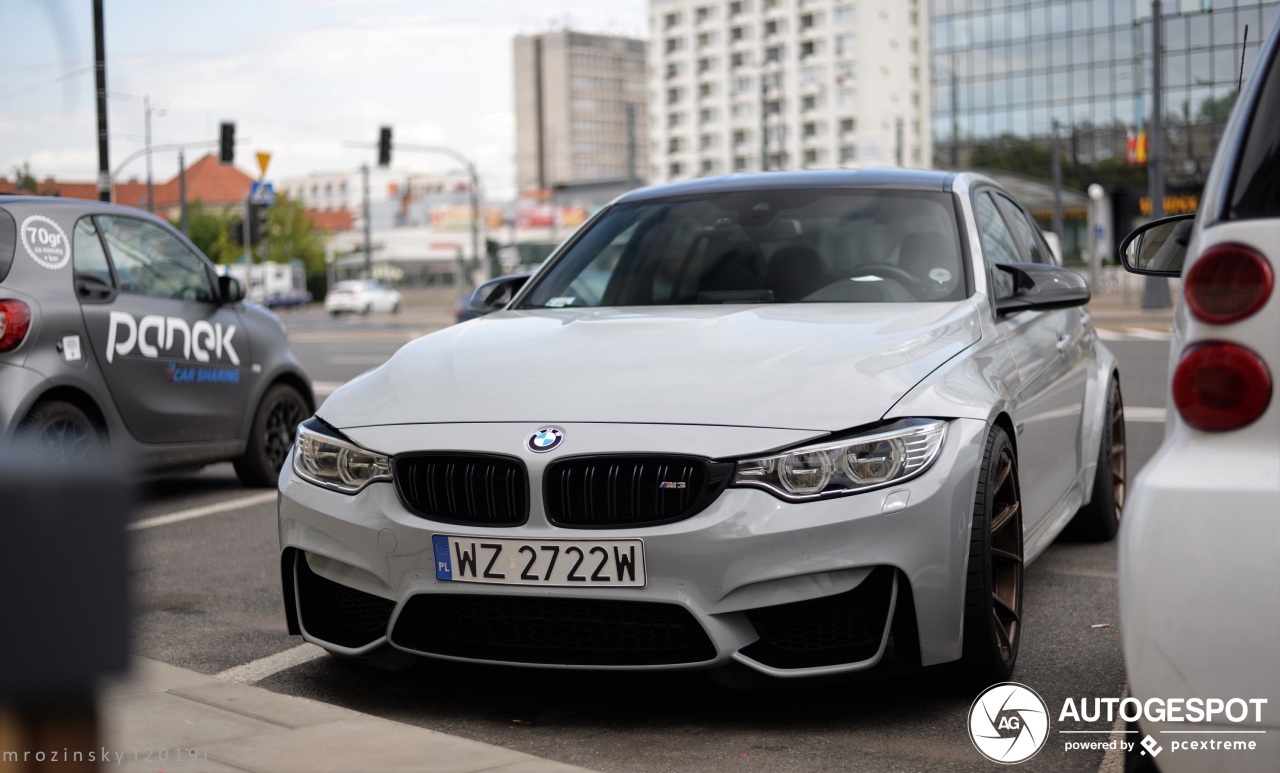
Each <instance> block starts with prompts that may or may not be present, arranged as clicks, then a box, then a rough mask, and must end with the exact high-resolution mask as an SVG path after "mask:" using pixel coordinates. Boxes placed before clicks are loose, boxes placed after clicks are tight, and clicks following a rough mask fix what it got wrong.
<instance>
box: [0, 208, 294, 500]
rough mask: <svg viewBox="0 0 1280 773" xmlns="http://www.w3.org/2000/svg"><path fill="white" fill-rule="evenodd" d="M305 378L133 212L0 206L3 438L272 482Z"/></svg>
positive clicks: (47, 449) (262, 329) (177, 236)
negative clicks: (226, 464) (224, 468)
mask: <svg viewBox="0 0 1280 773" xmlns="http://www.w3.org/2000/svg"><path fill="white" fill-rule="evenodd" d="M314 408H315V400H314V397H313V396H312V390H311V381H310V379H309V377H308V376H307V374H306V372H305V371H304V370H303V368H302V365H301V364H300V363H299V362H298V360H297V359H296V358H295V357H294V356H293V353H292V352H290V351H289V345H288V342H287V340H286V336H285V329H284V326H283V325H282V324H281V323H280V321H279V319H277V318H276V316H275V315H274V314H272V313H271V312H270V311H267V310H266V309H264V308H262V307H261V306H258V305H256V304H254V303H251V302H248V301H245V300H244V291H243V289H242V288H241V286H240V284H239V283H238V282H237V281H236V280H235V279H233V278H231V277H219V276H218V275H217V274H216V273H215V271H214V269H213V265H212V264H211V263H210V262H209V260H208V259H207V258H205V257H204V256H203V255H201V254H200V251H199V250H198V249H196V247H195V246H194V245H192V244H191V242H190V241H188V240H187V239H186V238H185V237H183V235H182V234H181V233H179V232H178V231H176V230H174V229H173V228H172V227H171V226H169V224H167V223H165V222H164V221H163V220H160V219H159V218H156V217H153V216H152V215H149V214H147V213H146V212H142V211H140V210H137V209H133V208H130V207H122V206H115V205H112V204H104V203H99V202H94V201H80V200H70V199H58V198H49V197H38V196H10V197H2V198H0V442H2V443H9V442H13V441H15V440H16V441H23V442H27V443H33V444H34V445H35V447H36V449H37V450H38V451H39V453H41V454H42V455H47V456H48V457H49V458H50V459H52V460H53V461H54V462H55V463H57V464H63V465H67V464H74V463H76V462H77V461H79V460H81V459H87V458H91V457H95V456H102V455H106V454H108V453H109V454H110V455H111V456H112V457H113V458H116V459H123V460H128V462H129V463H131V464H134V465H136V466H137V467H138V468H139V469H141V470H143V471H147V472H155V471H163V470H173V469H181V468H197V467H200V466H203V465H206V464H210V463H213V462H220V461H233V462H235V468H236V473H237V475H239V477H240V479H241V481H243V482H244V483H245V484H246V485H250V486H268V485H274V484H275V482H276V478H277V475H278V473H279V471H280V467H281V466H282V465H283V464H284V460H285V457H287V456H288V453H289V448H290V446H292V444H293V439H294V433H295V431H296V427H297V425H298V423H299V422H300V421H302V420H303V419H305V418H306V417H307V416H309V415H310V414H311V412H312V411H313V409H314Z"/></svg>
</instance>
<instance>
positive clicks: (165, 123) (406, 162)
mask: <svg viewBox="0 0 1280 773" xmlns="http://www.w3.org/2000/svg"><path fill="white" fill-rule="evenodd" d="M104 5H105V29H106V58H107V92H108V100H107V108H108V119H107V121H108V132H109V134H110V137H111V140H110V166H111V169H112V170H113V171H115V170H116V169H117V168H118V167H120V165H121V164H122V163H123V162H124V161H125V160H126V158H127V157H128V156H129V155H130V154H132V153H134V152H135V151H138V150H141V149H142V148H143V147H144V145H145V112H146V111H145V106H144V101H143V99H144V97H148V96H149V97H150V100H151V106H152V113H151V144H152V146H153V147H154V146H156V145H166V144H175V143H190V147H188V149H187V150H186V158H187V162H188V163H191V162H193V161H194V160H196V159H197V158H199V157H200V156H201V155H202V154H203V153H205V152H216V141H217V138H218V125H219V123H221V122H222V121H234V122H235V124H236V139H237V145H236V165H237V166H238V167H240V168H241V169H242V170H244V171H245V172H246V173H249V174H252V175H254V176H256V175H257V173H258V170H257V160H256V158H255V156H254V154H255V153H256V152H258V151H266V152H269V153H271V154H272V157H271V163H270V166H269V168H268V170H267V179H268V181H273V180H281V179H284V178H289V177H297V176H300V175H305V174H308V173H311V172H326V173H332V172H341V171H346V170H352V171H354V170H356V169H358V168H359V166H360V164H362V163H369V164H370V165H372V164H374V163H376V151H375V149H374V148H373V144H374V143H375V142H376V140H377V135H378V127H379V126H384V125H389V126H391V127H392V130H393V138H394V142H399V143H405V144H420V145H445V146H448V147H451V148H453V149H455V150H457V151H459V152H461V153H462V154H463V155H465V156H467V157H468V158H470V159H472V160H473V161H475V163H476V166H477V169H478V171H479V174H480V178H481V188H482V190H483V191H484V192H485V195H486V197H488V198H491V199H495V200H501V199H506V198H511V197H512V196H514V193H515V106H514V102H515V98H514V93H513V90H512V77H513V76H512V65H511V48H512V42H511V41H512V38H513V37H514V36H516V35H518V34H529V33H534V32H542V31H547V30H550V29H560V28H563V27H565V26H566V25H567V26H569V27H570V28H572V29H576V30H582V31H587V32H603V33H611V34H620V35H630V36H635V37H647V33H648V21H647V18H648V17H647V10H646V2H645V0H552V1H551V2H538V3H532V2H528V0H217V2H210V0H169V1H168V2H163V3H154V2H145V1H144V0H105V3H104ZM0 29H3V30H4V31H5V35H4V37H5V66H4V67H2V68H0V176H5V177H8V178H9V179H13V172H14V168H15V167H19V166H21V165H22V164H24V163H29V164H30V167H31V172H32V174H33V175H35V176H36V177H37V178H38V179H41V180H43V179H45V178H46V177H49V176H53V177H55V178H57V179H59V180H65V181H92V180H94V179H95V178H96V176H97V170H98V151H97V128H96V117H95V106H94V76H93V53H94V52H93V3H92V0H0ZM200 143H205V145H204V146H203V147H200V146H199V145H200ZM351 143H367V144H368V145H369V147H368V148H367V149H361V148H353V147H349V145H350V144H351ZM152 165H153V178H154V179H155V180H156V181H157V182H161V181H164V180H167V179H169V178H170V177H172V176H173V175H174V174H176V173H177V168H178V167H177V153H176V151H172V150H168V151H153V154H152ZM457 168H458V165H457V163H456V162H452V161H450V160H448V159H447V158H446V157H443V156H432V155H428V154H422V153H417V154H410V153H409V152H407V151H406V152H401V153H395V152H393V155H392V169H393V170H397V171H404V172H406V173H407V172H430V171H451V170H455V169H457ZM145 175H146V162H145V160H144V159H143V158H141V157H139V158H138V159H136V160H134V161H131V162H129V163H128V164H127V165H125V166H124V168H123V169H122V170H121V171H120V173H119V175H118V177H117V179H119V180H127V179H130V178H137V179H139V180H142V179H145Z"/></svg>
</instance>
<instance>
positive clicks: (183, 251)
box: [97, 216, 214, 302]
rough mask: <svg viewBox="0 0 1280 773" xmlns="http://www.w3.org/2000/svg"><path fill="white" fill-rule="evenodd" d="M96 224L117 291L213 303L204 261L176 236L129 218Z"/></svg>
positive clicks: (111, 218) (107, 218)
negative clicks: (107, 254)
mask: <svg viewBox="0 0 1280 773" xmlns="http://www.w3.org/2000/svg"><path fill="white" fill-rule="evenodd" d="M97 221H98V228H99V229H100V230H101V232H102V236H103V238H105V239H106V242H107V248H108V249H109V250H110V251H111V260H112V262H113V263H115V267H116V278H117V279H118V280H119V282H120V292H123V293H132V294H134V295H147V296H151V297H152V298H173V299H177V300H185V301H209V302H211V301H213V299H214V292H213V284H212V281H211V280H210V278H209V272H208V270H207V269H206V268H205V262H204V260H203V259H201V258H200V257H199V256H198V255H196V254H195V253H193V252H192V251H191V250H190V249H188V248H187V246H186V245H185V244H183V243H182V242H181V241H179V240H178V238H177V237H176V236H174V235H173V234H171V233H169V232H168V231H166V230H165V229H164V228H162V227H161V226H159V225H156V224H155V223H151V222H148V221H146V220H137V219H135V218H131V217H115V216H99V217H98V218H97Z"/></svg>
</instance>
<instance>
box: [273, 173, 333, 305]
mask: <svg viewBox="0 0 1280 773" xmlns="http://www.w3.org/2000/svg"><path fill="white" fill-rule="evenodd" d="M256 255H257V256H258V258H259V259H263V260H271V261H275V262H277V263H288V262H289V261H291V260H300V261H302V264H303V266H305V267H306V270H307V288H308V289H310V290H311V293H312V294H313V295H315V296H317V297H319V296H322V295H323V294H324V283H325V279H326V277H327V276H328V269H329V267H328V264H326V263H325V239H324V236H323V235H321V234H320V233H319V232H318V231H317V230H316V227H315V225H314V224H313V223H312V222H311V218H309V217H307V213H306V210H304V209H303V207H302V204H301V203H300V202H297V201H293V200H291V199H289V198H287V197H285V196H280V197H278V198H277V199H276V203H275V204H274V205H272V206H271V207H268V208H267V224H266V233H265V235H264V238H263V243H262V245H260V246H259V247H258V250H257V252H256Z"/></svg>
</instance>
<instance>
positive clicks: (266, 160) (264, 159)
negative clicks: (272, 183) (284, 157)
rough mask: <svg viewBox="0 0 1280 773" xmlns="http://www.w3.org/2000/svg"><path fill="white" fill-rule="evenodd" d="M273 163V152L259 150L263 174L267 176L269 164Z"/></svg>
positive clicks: (259, 166) (260, 166)
mask: <svg viewBox="0 0 1280 773" xmlns="http://www.w3.org/2000/svg"><path fill="white" fill-rule="evenodd" d="M270 163H271V154H270V153H263V152H262V151H258V168H259V169H261V170H262V176H263V177H266V176H267V164H270Z"/></svg>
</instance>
